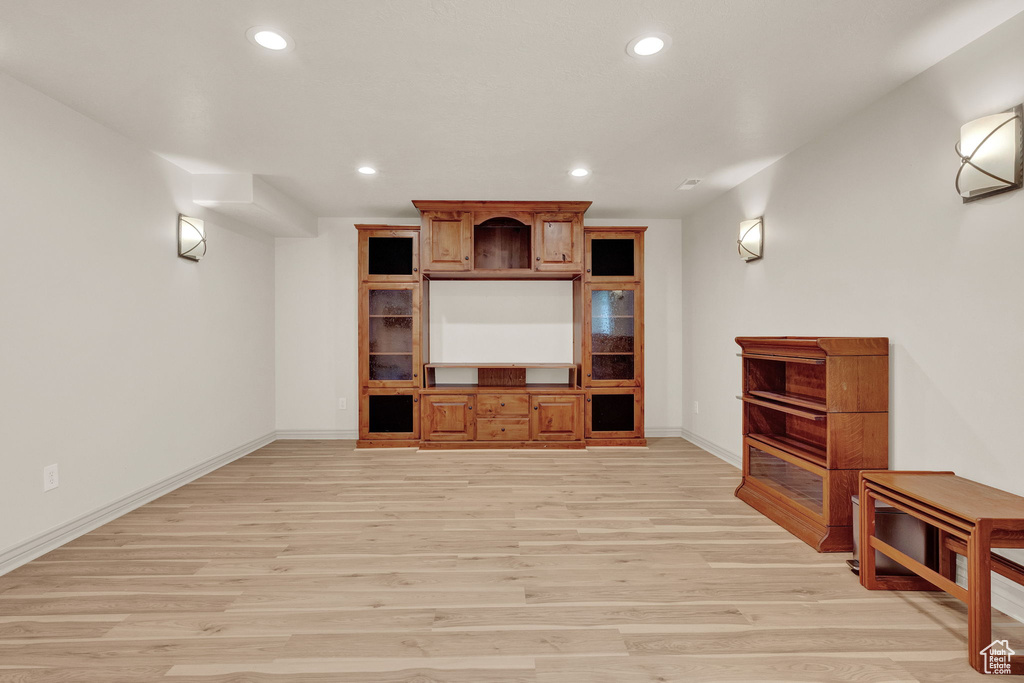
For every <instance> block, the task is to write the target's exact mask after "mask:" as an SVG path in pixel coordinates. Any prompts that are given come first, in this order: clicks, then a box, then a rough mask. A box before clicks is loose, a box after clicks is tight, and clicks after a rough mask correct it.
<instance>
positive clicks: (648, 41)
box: [626, 33, 672, 57]
mask: <svg viewBox="0 0 1024 683" xmlns="http://www.w3.org/2000/svg"><path fill="white" fill-rule="evenodd" d="M671 44H672V39H671V38H669V37H668V36H667V35H665V34H664V33H646V34H644V35H642V36H637V37H636V38H634V39H633V40H631V41H629V45H627V46H626V52H627V53H629V54H631V55H632V56H634V57H650V56H651V55H654V54H657V53H659V52H661V51H662V50H664V49H665V48H667V47H668V46H669V45H671Z"/></svg>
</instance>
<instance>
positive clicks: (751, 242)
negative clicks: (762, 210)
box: [736, 216, 764, 262]
mask: <svg viewBox="0 0 1024 683" xmlns="http://www.w3.org/2000/svg"><path fill="white" fill-rule="evenodd" d="M736 251H738V252H739V253H740V258H741V259H743V260H744V261H747V262H750V261H756V260H757V259H759V258H761V255H762V254H763V252H764V217H763V216H762V217H761V218H755V219H753V220H749V221H742V222H740V237H739V239H738V240H736Z"/></svg>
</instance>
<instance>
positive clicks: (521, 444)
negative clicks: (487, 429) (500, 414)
mask: <svg viewBox="0 0 1024 683" xmlns="http://www.w3.org/2000/svg"><path fill="white" fill-rule="evenodd" d="M416 445H418V446H419V447H420V450H421V451H456V450H474V451H484V450H487V451H490V450H509V449H513V448H514V449H517V450H519V449H523V448H525V449H538V450H549V449H553V448H554V449H558V450H563V451H564V450H568V449H573V450H577V449H584V448H586V444H584V443H582V442H580V441H417V442H416Z"/></svg>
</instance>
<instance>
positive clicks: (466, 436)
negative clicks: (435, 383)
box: [421, 394, 476, 441]
mask: <svg viewBox="0 0 1024 683" xmlns="http://www.w3.org/2000/svg"><path fill="white" fill-rule="evenodd" d="M422 411H423V419H422V423H421V425H422V429H423V438H424V439H426V440H428V441H471V440H472V439H473V438H474V436H475V434H476V429H475V426H476V418H475V416H474V414H473V396H472V395H471V394H443V395H425V396H423V407H422Z"/></svg>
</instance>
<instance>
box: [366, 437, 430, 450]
mask: <svg viewBox="0 0 1024 683" xmlns="http://www.w3.org/2000/svg"><path fill="white" fill-rule="evenodd" d="M419 445H420V440H419V439H400V440H395V441H384V440H378V439H359V440H358V441H356V448H416V447H417V446H419Z"/></svg>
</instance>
